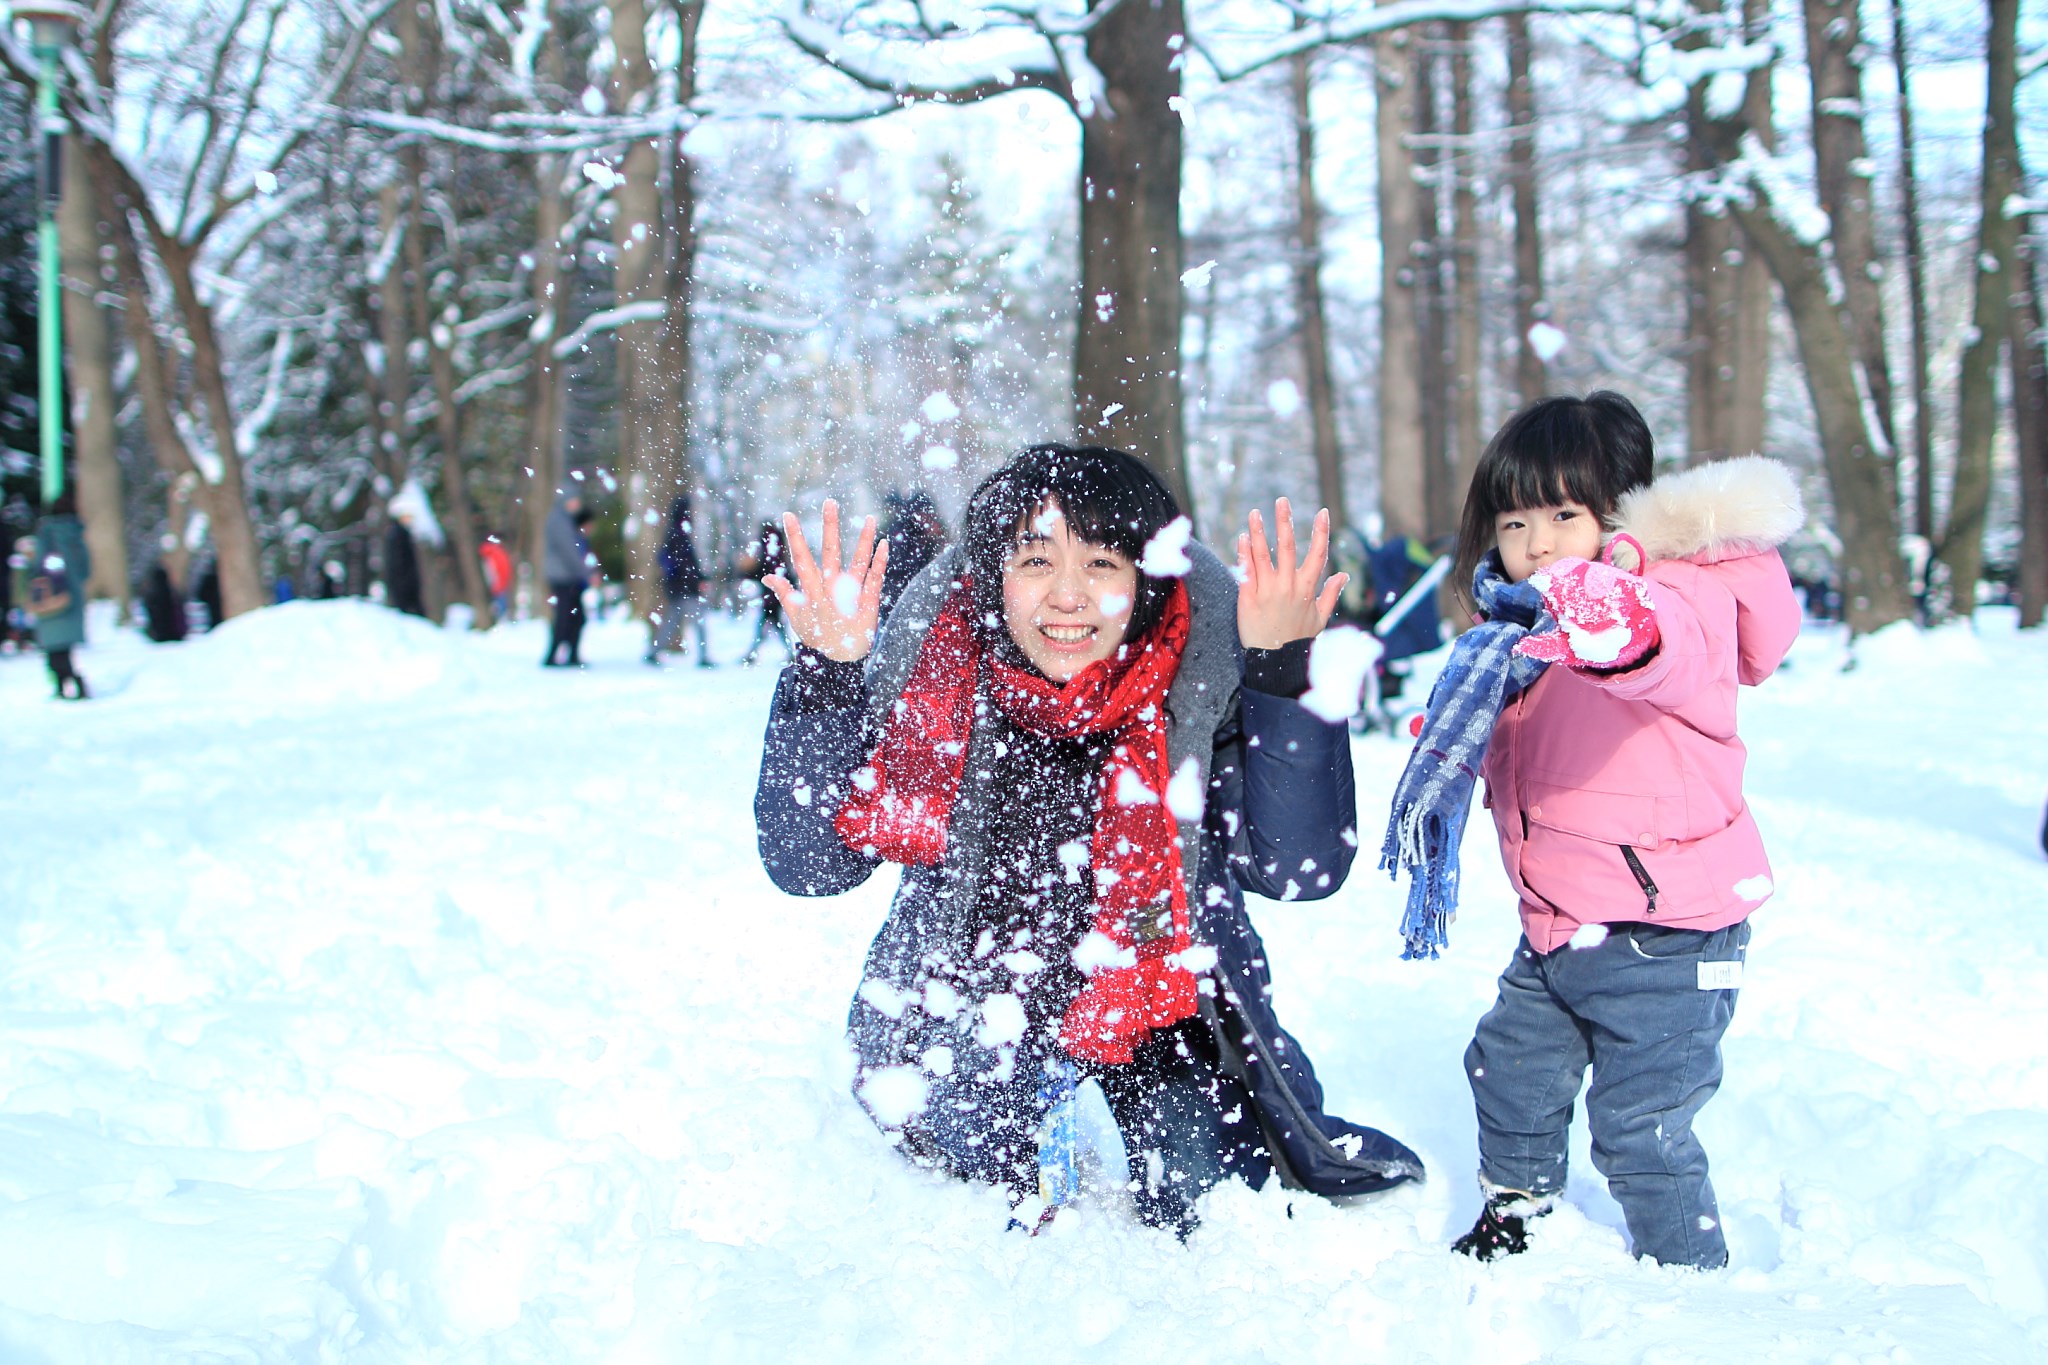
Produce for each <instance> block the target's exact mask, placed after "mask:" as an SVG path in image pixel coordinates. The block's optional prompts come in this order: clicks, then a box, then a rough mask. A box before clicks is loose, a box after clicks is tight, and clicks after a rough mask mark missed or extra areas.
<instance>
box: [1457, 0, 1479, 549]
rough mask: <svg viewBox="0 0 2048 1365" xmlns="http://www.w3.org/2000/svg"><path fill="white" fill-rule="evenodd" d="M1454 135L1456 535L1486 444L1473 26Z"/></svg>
mask: <svg viewBox="0 0 2048 1365" xmlns="http://www.w3.org/2000/svg"><path fill="white" fill-rule="evenodd" d="M1450 33H1451V131H1452V132H1453V133H1454V134H1455V135H1456V137H1457V152H1456V154H1455V155H1454V156H1453V157H1452V158H1451V165H1452V166H1453V167H1455V170H1456V175H1457V189H1456V191H1455V197H1454V198H1453V200H1452V206H1451V208H1452V251H1451V264H1452V269H1453V270H1454V272H1455V273H1456V279H1457V284H1456V289H1455V292H1454V294H1453V306H1452V310H1451V326H1452V329H1453V335H1454V341H1453V343H1452V348H1451V356H1452V358H1451V385H1452V389H1451V416H1452V421H1451V436H1450V466H1449V467H1450V478H1451V503H1450V507H1451V522H1450V527H1449V529H1451V530H1456V529H1457V520H1458V514H1459V512H1460V510H1461V509H1462V508H1463V507H1464V503H1465V489H1466V487H1467V485H1469V484H1470V483H1471V482H1472V469H1473V466H1474V465H1476V464H1477V463H1478V462H1479V452H1480V449H1481V448H1482V447H1483V446H1484V445H1485V444H1486V432H1485V430H1484V429H1483V428H1482V427H1481V425H1480V423H1481V416H1480V410H1479V374H1480V368H1481V366H1482V365H1483V364H1484V361H1483V360H1482V359H1481V353H1480V335H1479V328H1480V316H1479V309H1480V288H1479V286H1480V280H1479V188H1478V187H1479V181H1478V176H1477V175H1476V174H1475V172H1474V166H1475V160H1476V159H1475V153H1474V151H1473V146H1472V134H1473V101H1472V26H1471V25H1470V24H1452V25H1451V29H1450Z"/></svg>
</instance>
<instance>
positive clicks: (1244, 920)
mask: <svg viewBox="0 0 2048 1365" xmlns="http://www.w3.org/2000/svg"><path fill="white" fill-rule="evenodd" d="M1178 516H1179V511H1178V509H1177V507H1176V506H1175V504H1174V501H1173V498H1172V496H1171V494H1169V493H1168V492H1167V490H1166V488H1165V486H1164V485H1163V484H1162V483H1160V481H1159V480H1158V478H1157V477H1156V476H1155V475H1153V474H1152V472H1151V471H1150V470H1149V469H1147V468H1146V467H1145V466H1144V464H1143V463H1142V462H1140V461H1139V460H1137V459H1136V458H1135V457H1133V456H1131V455H1128V454H1126V453H1124V452H1121V451H1113V450H1106V449H1101V448H1084V449H1073V448H1070V447H1066V446H1040V447H1034V448H1033V449H1031V450H1028V451H1026V452H1024V453H1023V454H1021V455H1019V456H1018V457H1016V458H1015V459H1013V460H1012V461H1011V462H1010V463H1009V464H1007V465H1005V466H1004V467H1003V468H1002V469H1000V470H998V471H997V472H996V473H995V474H993V475H991V476H990V477H989V478H988V479H987V480H986V481H985V482H984V483H983V484H982V486H981V487H980V489H979V490H977V492H976V493H975V495H974V498H973V500H972V502H971V504H970V506H969V508H968V511H967V517H966V528H965V533H964V544H963V545H962V546H961V547H959V548H955V549H949V550H948V551H946V552H945V553H944V554H942V555H941V556H940V557H939V558H938V559H936V560H935V561H933V563H932V564H931V565H930V566H929V567H928V568H927V569H926V570H925V571H924V572H923V573H922V574H920V575H919V577H918V578H917V580H916V581H915V582H913V583H912V584H911V585H910V586H909V587H908V588H907V589H906V590H905V592H904V595H903V597H902V598H901V599H900V601H899V602H898V604H897V607H896V611H895V612H894V613H893V614H892V615H891V616H890V617H889V618H888V620H887V622H886V624H885V625H883V624H881V623H880V612H879V606H880V598H881V591H882V580H883V577H884V575H885V573H886V569H887V563H888V561H889V559H890V558H891V553H892V552H891V547H889V546H888V545H887V544H886V542H884V543H881V544H879V545H878V544H877V543H876V537H875V532H874V523H873V521H872V519H870V520H869V521H868V522H867V523H866V525H865V526H864V527H863V529H862V531H861V532H860V535H859V538H858V541H857V543H855V545H854V546H853V547H852V553H851V555H850V556H848V557H846V558H845V560H844V561H843V562H842V557H841V548H842V546H841V535H840V527H839V522H838V509H837V507H836V505H835V504H833V503H829V502H828V503H827V504H825V513H824V532H823V539H822V542H821V546H820V549H819V552H818V553H817V554H816V555H814V554H813V553H812V552H811V548H810V546H809V544H808V543H807V542H806V541H805V540H804V539H803V536H802V532H801V530H800V528H799V527H798V526H797V523H796V519H795V518H794V517H793V516H787V517H785V518H784V529H785V533H786V536H787V544H788V548H789V554H790V558H791V561H792V569H793V572H792V574H785V575H777V576H774V577H771V578H770V579H769V580H768V586H769V587H770V588H771V590H773V591H774V592H775V594H776V595H777V597H779V598H780V599H781V601H782V605H783V608H784V610H785V611H786V612H787V613H788V616H789V619H790V622H791V624H792V626H793V628H794V630H795V633H796V635H797V638H798V640H799V641H800V644H799V648H798V652H797V657H796V659H794V660H793V661H792V662H791V664H790V665H789V666H788V667H787V668H785V669H784V670H783V673H782V676H781V678H780V680H779V681H778V683H777V687H776V693H775V699H774V702H773V704H772V709H771V712H770V715H769V721H768V733H767V740H766V745H765V749H764V753H763V755H762V762H761V774H760V782H759V786H758V788H757V790H756V794H755V804H754V810H755V820H756V824H757V827H758V831H759V842H760V852H761V859H762V863H763V865H764V866H765V867H766V869H767V871H768V874H769V876H770V878H771V879H772V880H773V881H774V882H775V884H776V885H777V886H778V887H780V888H781V889H782V890H784V891H786V892H789V893H792V894H796V895H809V896H823V895H834V894H837V893H839V892H842V891H845V890H848V889H850V888H851V887H854V886H857V885H859V884H860V883H861V882H863V881H865V880H866V879H867V878H868V876H869V875H870V874H872V873H873V871H874V870H875V868H876V867H878V866H879V865H880V864H881V863H882V862H884V861H891V862H897V863H901V864H903V869H904V870H903V879H902V883H901V886H900V888H899V890H898V892H897V895H896V899H895V903H894V906H893V907H892V909H891V911H890V914H889V917H888V920H887V922H886V923H885V924H884V925H883V926H882V929H881V932H880V933H879V934H878V935H877V936H876V938H875V940H874V944H873V946H872V947H871V948H870V950H869V953H868V958H867V965H866V968H865V970H864V972H863V974H862V981H861V983H860V987H859V989H858V991H857V992H856V993H855V997H854V1001H853V1004H852V1008H851V1012H850V1014H849V1016H848V1021H847V1027H848V1034H849V1037H850V1039H851V1041H852V1043H853V1046H854V1049H855V1052H856V1054H857V1059H858V1068H857V1073H856V1078H855V1085H854V1088H855V1093H856V1095H857V1096H858V1098H859V1099H860V1102H861V1103H862V1104H863V1105H864V1106H865V1107H866V1109H867V1110H868V1112H869V1114H870V1115H871V1117H872V1118H873V1119H874V1120H875V1122H876V1123H877V1124H878V1125H879V1126H880V1127H881V1128H882V1129H883V1130H884V1131H885V1132H887V1133H888V1134H890V1136H891V1139H892V1141H894V1142H895V1143H896V1144H897V1145H898V1146H899V1147H900V1149H901V1150H902V1151H903V1152H904V1153H905V1154H906V1155H908V1156H909V1157H910V1158H911V1159H913V1160H914V1161H917V1162H919V1163H921V1164H925V1165H928V1166H931V1167H934V1168H937V1169H940V1170H944V1171H948V1172H951V1173H953V1174H955V1175H957V1176H960V1177H964V1178H967V1179H973V1180H981V1181H987V1182H990V1183H993V1184H996V1185H999V1186H1003V1187H1006V1188H1007V1189H1008V1190H1009V1191H1010V1192H1011V1195H1012V1200H1013V1203H1014V1204H1016V1205H1019V1206H1020V1217H1023V1216H1027V1214H1028V1213H1036V1214H1037V1215H1038V1217H1039V1219H1040V1220H1041V1221H1042V1220H1043V1218H1045V1217H1048V1216H1050V1213H1051V1212H1052V1210H1053V1209H1054V1208H1056V1207H1057V1206H1058V1205H1059V1204H1060V1203H1062V1202H1065V1199H1066V1198H1067V1197H1070V1194H1071V1189H1072V1185H1071V1182H1070V1181H1069V1180H1067V1179H1066V1177H1065V1175H1064V1174H1063V1173H1064V1172H1066V1171H1068V1170H1070V1169H1071V1158H1072V1141H1071V1135H1072V1134H1073V1133H1074V1132H1075V1130H1076V1129H1077V1128H1078V1127H1089V1126H1094V1127H1095V1128H1096V1129H1097V1131H1098V1132H1100V1131H1101V1129H1102V1128H1103V1127H1109V1128H1111V1130H1112V1131H1113V1132H1114V1134H1115V1136H1116V1139H1120V1146H1121V1149H1122V1150H1121V1153H1120V1154H1117V1153H1115V1148H1116V1146H1117V1145H1119V1143H1118V1142H1117V1141H1115V1140H1108V1141H1098V1142H1097V1143H1095V1144H1094V1145H1095V1148H1096V1150H1097V1151H1098V1152H1106V1153H1109V1154H1110V1155H1106V1156H1105V1158H1104V1164H1105V1173H1106V1180H1107V1182H1108V1183H1109V1184H1110V1185H1111V1186H1112V1187H1113V1188H1116V1189H1128V1190H1129V1191H1130V1192H1131V1197H1132V1201H1133V1204H1134V1206H1135V1208H1136V1211H1137V1213H1138V1214H1139V1216H1140V1217H1142V1218H1144V1219H1145V1220H1146V1221H1147V1222H1150V1223H1153V1224H1155V1225H1159V1226H1163V1227H1166V1228H1169V1229H1172V1230H1174V1231H1175V1232H1177V1233H1178V1234H1180V1235H1181V1236H1183V1237H1185V1236H1186V1235H1187V1234H1188V1233H1189V1232H1191V1231H1192V1230H1193V1228H1194V1227H1195V1225H1196V1221H1197V1215H1196V1211H1195V1201H1196V1200H1197V1199H1198V1198H1199V1196H1200V1195H1201V1194H1202V1192H1203V1191H1205V1190H1207V1189H1208V1188H1210V1187H1212V1186H1214V1185H1215V1184H1217V1183H1218V1182H1220V1181H1222V1180H1224V1179H1230V1178H1237V1179H1242V1180H1244V1181H1246V1182H1248V1183H1250V1184H1252V1185H1253V1186H1259V1185H1262V1184H1263V1183H1264V1182H1265V1181H1266V1180H1267V1179H1268V1178H1269V1177H1270V1176H1271V1175H1272V1174H1274V1173H1275V1172H1276V1171H1278V1172H1280V1173H1281V1175H1282V1177H1283V1179H1284V1180H1286V1182H1287V1183H1289V1184H1291V1185H1297V1186H1301V1187H1305V1188H1307V1189H1309V1190H1311V1191H1314V1192H1316V1193H1319V1194H1324V1195H1348V1194H1364V1193H1370V1192H1373V1191H1378V1190H1383V1189H1386V1188H1388V1187H1390V1186H1393V1185H1397V1184H1400V1183H1402V1182H1403V1181H1407V1180H1412V1179H1417V1178H1420V1176H1421V1175H1422V1163H1421V1161H1420V1159H1419V1158H1418V1157H1417V1156H1416V1155H1415V1154H1414V1153H1413V1152H1412V1151H1410V1150H1409V1149H1408V1148H1407V1147H1405V1146H1403V1145H1402V1144H1401V1143H1399V1142H1397V1141H1395V1140H1394V1139H1393V1138H1390V1137H1388V1136H1387V1135H1386V1134H1384V1133H1380V1132H1377V1131H1375V1130H1373V1129H1370V1128H1365V1127H1361V1126H1359V1125H1356V1124H1353V1123H1349V1122H1347V1121H1345V1120H1343V1119H1340V1118H1337V1117H1336V1116H1334V1115H1331V1114H1328V1113H1325V1112H1324V1110H1323V1106H1322V1089H1321V1086H1320V1084H1319V1083H1318V1082H1317V1080H1316V1075H1315V1071H1314V1068H1313V1067H1312V1066H1311V1065H1310V1063H1309V1060H1308V1058H1307V1056H1306V1055H1305V1054H1304V1053H1303V1051H1302V1049H1301V1045H1300V1044H1299V1043H1298V1042H1296V1041H1295V1040H1294V1039H1293V1038H1292V1037H1290V1036H1289V1035H1288V1034H1287V1033H1286V1031H1285V1030H1284V1029H1282V1028H1281V1027H1280V1024H1279V1021H1278V1020H1277V1019H1276V1018H1275V1017H1274V1014H1273V1009H1272V1004H1271V999H1270V997H1271V994H1272V989H1273V988H1272V981H1271V978H1270V976H1269V974H1268V971H1267V963H1266V953H1265V949H1264V947H1263V946H1262V945H1261V943H1260V941H1259V936H1258V933H1257V931H1256V930H1255V929H1254V928H1253V927H1252V923H1251V920H1250V919H1249V918H1248V916H1247V915H1246V913H1245V908H1244V892H1245V891H1247V890H1249V891H1253V892H1256V893H1259V894H1261V895H1265V896H1269V897H1272V898H1274V899H1278V900H1295V899H1316V898H1320V897H1324V896H1328V895H1330V894H1331V893H1332V892H1334V891H1335V890H1336V889H1337V888H1338V887H1339V886H1340V885H1342V884H1343V881H1344V878H1345V875H1346V873H1347V872H1348V871H1349V868H1350V864H1351V860H1352V856H1353V853H1354V852H1355V850H1356V846H1357V835H1356V830H1355V824H1356V813H1355V800H1354V795H1353V789H1352V774H1351V754H1350V746H1349V737H1348V735H1347V733H1346V730H1345V727H1344V725H1343V724H1342V723H1337V724H1331V723H1329V722H1327V721H1324V720H1321V719H1319V718H1318V717H1316V716H1315V715H1313V714H1312V713H1310V712H1309V711H1308V710H1306V709H1305V708H1304V707H1303V706H1302V705H1301V704H1300V702H1299V700H1297V699H1298V698H1299V697H1300V696H1301V695H1302V694H1303V693H1304V692H1306V690H1307V688H1308V653H1309V647H1310V644H1311V642H1312V640H1313V638H1314V637H1315V635H1316V634H1317V633H1318V632H1319V631H1320V630H1321V629H1322V627H1323V625H1324V623H1325V622H1326V621H1327V620H1328V618H1329V615H1330V610H1331V607H1332V605H1333V604H1334V601H1335V598H1336V594H1337V592H1338V590H1339V589H1340V588H1341V586H1342V579H1341V576H1340V577H1337V578H1332V579H1330V580H1329V581H1328V582H1327V583H1325V582H1323V579H1322V570H1323V563H1324V559H1325V553H1326V547H1327V536H1328V519H1327V516H1326V515H1319V516H1318V517H1317V519H1316V524H1315V530H1314V532H1313V536H1312V538H1311V541H1310V544H1309V546H1308V549H1307V553H1306V555H1305V556H1304V557H1303V558H1302V559H1301V560H1300V561H1297V559H1296V556H1295V548H1296V546H1295V534H1294V526H1293V521H1292V516H1291V513H1290V512H1289V511H1288V508H1287V505H1286V503H1285V502H1282V503H1281V504H1280V505H1279V508H1278V509H1277V519H1276V520H1277V530H1278V550H1279V558H1278V561H1277V563H1276V562H1275V561H1274V560H1273V558H1272V557H1271V556H1270V555H1269V552H1268V549H1267V545H1266V539H1265V534H1264V526H1263V522H1262V521H1261V519H1260V518H1259V516H1258V514H1257V513H1254V514H1253V515H1252V518H1251V520H1250V524H1249V529H1248V531H1247V532H1246V534H1245V535H1243V536H1241V537H1240V539H1239V546H1238V560H1239V566H1240V569H1241V571H1242V572H1243V573H1244V574H1245V575H1246V577H1245V580H1244V585H1243V586H1242V587H1240V586H1239V584H1238V583H1237V582H1236V581H1234V580H1233V577H1232V574H1231V571H1230V570H1229V569H1227V568H1225V567H1224V566H1223V564H1222V563H1221V562H1219V561H1218V560H1217V559H1216V558H1215V556H1213V555H1211V554H1210V553H1208V551H1206V550H1204V549H1202V548H1201V547H1199V546H1194V547H1190V549H1189V550H1188V552H1187V562H1186V569H1185V573H1184V576H1180V577H1158V576H1154V575H1153V573H1151V572H1146V571H1141V570H1140V569H1139V568H1138V563H1139V561H1140V560H1141V559H1145V560H1146V562H1147V564H1148V565H1150V566H1151V567H1152V568H1160V567H1162V566H1161V565H1159V564H1158V563H1157V560H1158V558H1159V556H1157V555H1154V556H1152V557H1150V558H1147V556H1146V547H1147V546H1148V544H1149V543H1150V542H1151V540H1152V538H1153V537H1154V536H1155V535H1156V534H1157V533H1158V532H1159V531H1160V530H1161V529H1162V528H1164V527H1166V526H1167V525H1168V524H1169V523H1171V522H1173V521H1174V520H1175V519H1176V518H1177V517H1178ZM792 578H793V580H794V581H792ZM856 590H857V591H856ZM877 637H879V638H877ZM871 641H873V645H872V649H871V648H870V642H871ZM1090 1106H1092V1107H1093V1109H1094V1111H1095V1112H1096V1113H1097V1114H1098V1115H1099V1116H1100V1117H1099V1118H1098V1122H1097V1124H1095V1125H1089V1124H1087V1123H1086V1121H1085V1114H1086V1112H1087V1110H1088V1109H1089V1108H1090ZM1103 1110H1106V1111H1107V1112H1106V1115H1104V1114H1102V1111H1103ZM1103 1120H1107V1121H1109V1122H1107V1123H1105V1122H1104V1121H1103ZM1048 1171H1050V1172H1052V1173H1053V1175H1052V1176H1050V1177H1049V1176H1048V1175H1047V1174H1046V1173H1047V1172H1048ZM1126 1181H1128V1184H1126ZM1033 1191H1037V1192H1038V1193H1039V1195H1040V1203H1039V1205H1038V1206H1037V1207H1032V1208H1028V1209H1027V1208H1026V1207H1024V1206H1026V1201H1028V1200H1029V1199H1030V1198H1031V1192H1033Z"/></svg>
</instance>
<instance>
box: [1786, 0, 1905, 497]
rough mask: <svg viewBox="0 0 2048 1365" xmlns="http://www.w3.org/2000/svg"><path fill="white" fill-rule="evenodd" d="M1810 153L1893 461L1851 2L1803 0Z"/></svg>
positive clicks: (1858, 38)
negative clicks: (1809, 87) (1810, 92)
mask: <svg viewBox="0 0 2048 1365" xmlns="http://www.w3.org/2000/svg"><path fill="white" fill-rule="evenodd" d="M1805 11H1806V65H1807V70H1808V72H1809V73H1810V75H1811V78H1812V90H1813V152H1814V165H1815V169H1816V172H1817V179H1818V182H1819V187H1820V201H1821V207H1823V208H1825V209H1826V210H1827V212H1828V222H1829V229H1828V237H1829V241H1830V242H1831V243H1832V244H1833V246H1834V251H1835V265H1836V267H1837V269H1838V270H1839V271H1840V272H1841V279H1842V302H1843V304H1844V305H1845V307H1846V308H1847V310H1848V315H1849V326H1850V337H1851V340H1852V341H1853V342H1854V344H1855V347H1856V358H1857V361H1858V362H1859V363H1860V364H1861V365H1862V367H1863V376H1864V382H1865V384H1866V385H1867V386H1868V388H1869V390H1870V402H1871V406H1872V407H1873V408H1874V409H1876V412H1877V424H1878V427H1879V429H1880V431H1881V432H1882V434H1883V436H1884V443H1885V446H1886V449H1887V450H1888V451H1889V452H1890V453H1891V456H1892V458H1893V459H1894V460H1896V459H1897V451H1898V439H1897V436H1896V433H1895V430H1894V427H1893V419H1892V378H1891V366H1890V364H1889V363H1888V362H1887V361H1886V359H1885V351H1884V294H1883V289H1882V283H1883V278H1884V274H1883V268H1882V266H1881V265H1880V264H1879V262H1878V259H1877V230H1876V227H1875V224H1874V221H1873V215H1872V213H1871V197H1872V196H1871V176H1872V175H1873V173H1874V170H1875V166H1874V163H1873V162H1872V161H1871V159H1870V148H1869V146H1868V144H1867V143H1866V142H1865V140H1864V136H1863V71H1862V66H1861V63H1862V62H1863V60H1864V55H1863V52H1862V47H1863V24H1862V19H1861V16H1860V13H1859V6H1858V4H1857V0H1805Z"/></svg>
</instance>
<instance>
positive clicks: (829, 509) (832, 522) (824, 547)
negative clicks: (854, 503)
mask: <svg viewBox="0 0 2048 1365" xmlns="http://www.w3.org/2000/svg"><path fill="white" fill-rule="evenodd" d="M824 513H825V515H824V521H825V526H824V530H823V531H821V532H820V533H819V535H818V563H819V565H820V566H821V567H822V568H823V569H824V571H825V576H826V577H827V578H831V577H833V576H835V575H836V574H837V573H838V572H839V504H838V502H837V501H835V500H834V499H832V498H827V499H825V508H824Z"/></svg>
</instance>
